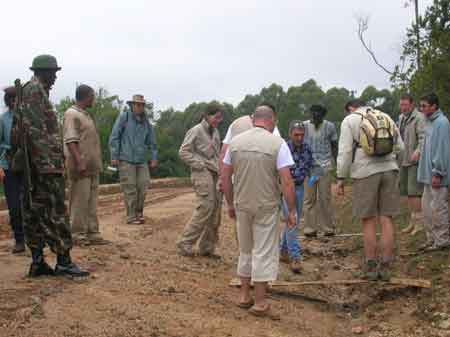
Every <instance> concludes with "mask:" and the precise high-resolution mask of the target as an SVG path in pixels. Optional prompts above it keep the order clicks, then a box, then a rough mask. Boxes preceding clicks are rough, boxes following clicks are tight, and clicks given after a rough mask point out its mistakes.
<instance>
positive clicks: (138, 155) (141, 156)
mask: <svg viewBox="0 0 450 337" xmlns="http://www.w3.org/2000/svg"><path fill="white" fill-rule="evenodd" d="M109 147H110V151H111V160H120V161H125V162H128V163H130V164H143V163H146V162H148V161H149V160H150V159H151V160H156V159H157V155H158V152H157V149H156V142H155V133H154V130H153V127H152V125H151V124H150V123H149V121H148V120H147V118H145V115H143V118H142V119H138V118H136V116H135V114H134V113H133V112H131V111H130V112H125V111H124V112H122V113H120V114H119V116H118V117H117V119H116V122H115V123H114V127H113V129H112V132H111V135H110V137H109Z"/></svg>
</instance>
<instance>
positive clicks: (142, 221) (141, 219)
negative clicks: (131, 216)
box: [137, 214, 145, 225]
mask: <svg viewBox="0 0 450 337" xmlns="http://www.w3.org/2000/svg"><path fill="white" fill-rule="evenodd" d="M137 219H138V220H139V223H140V224H141V225H143V224H145V218H144V215H143V214H141V215H139V216H138V217H137Z"/></svg>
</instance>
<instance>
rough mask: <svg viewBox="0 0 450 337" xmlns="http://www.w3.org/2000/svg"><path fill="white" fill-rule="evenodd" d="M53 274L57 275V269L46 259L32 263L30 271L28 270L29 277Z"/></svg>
mask: <svg viewBox="0 0 450 337" xmlns="http://www.w3.org/2000/svg"><path fill="white" fill-rule="evenodd" d="M53 275H55V271H54V270H53V269H52V267H50V266H49V265H48V264H47V262H45V261H41V262H33V263H31V265H30V271H29V272H28V276H29V277H39V276H53Z"/></svg>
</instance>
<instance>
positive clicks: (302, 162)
mask: <svg viewBox="0 0 450 337" xmlns="http://www.w3.org/2000/svg"><path fill="white" fill-rule="evenodd" d="M287 144H288V146H289V149H290V150H291V154H292V158H293V159H294V162H295V165H293V166H291V167H290V170H291V175H292V179H293V180H294V182H295V185H302V184H303V181H304V180H305V178H306V177H308V176H309V175H310V171H311V168H312V166H313V156H312V151H311V147H310V146H309V145H308V144H307V143H305V142H303V143H302V144H301V145H300V146H299V147H296V146H295V145H294V144H293V143H292V141H291V140H288V141H287Z"/></svg>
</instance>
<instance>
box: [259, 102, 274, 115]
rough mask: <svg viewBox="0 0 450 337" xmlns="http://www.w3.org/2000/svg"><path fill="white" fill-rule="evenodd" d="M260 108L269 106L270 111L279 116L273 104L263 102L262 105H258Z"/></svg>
mask: <svg viewBox="0 0 450 337" xmlns="http://www.w3.org/2000/svg"><path fill="white" fill-rule="evenodd" d="M258 106H267V107H269V108H270V109H272V111H273V113H274V114H275V116H276V115H277V110H276V109H275V106H274V105H273V104H272V103H270V102H268V101H263V102H261V104H258Z"/></svg>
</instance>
